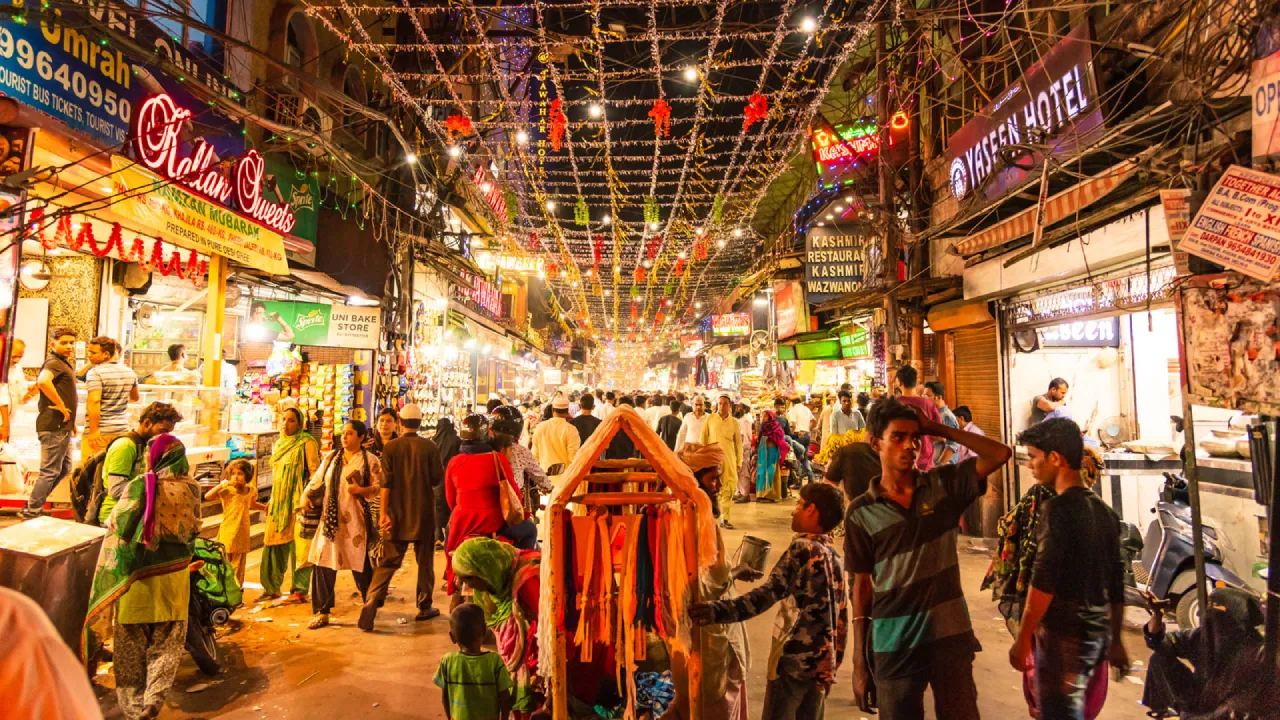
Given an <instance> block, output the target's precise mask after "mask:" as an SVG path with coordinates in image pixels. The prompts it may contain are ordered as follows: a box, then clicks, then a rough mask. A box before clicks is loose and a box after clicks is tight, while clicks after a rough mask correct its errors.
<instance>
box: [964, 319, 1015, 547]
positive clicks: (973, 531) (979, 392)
mask: <svg viewBox="0 0 1280 720" xmlns="http://www.w3.org/2000/svg"><path fill="white" fill-rule="evenodd" d="M952 341H953V343H954V347H955V385H956V390H955V393H956V394H955V397H956V406H957V407H958V406H960V405H967V406H968V407H969V411H970V412H972V413H973V421H974V422H975V423H977V424H978V427H980V428H982V431H983V432H984V433H986V435H987V437H990V438H997V439H999V440H1001V441H1003V440H1004V420H1003V419H1002V418H1003V417H1004V416H1003V414H1002V413H1001V411H1000V348H999V343H998V342H997V338H996V324H995V323H991V324H990V325H986V326H985V327H981V328H976V329H965V330H956V331H955V332H954V333H953V337H952ZM1004 473H1005V469H1003V468H1002V469H1001V470H1000V471H999V472H997V473H994V474H993V475H992V476H991V477H989V478H988V479H987V482H988V483H989V485H990V487H992V488H994V489H996V492H997V495H995V496H990V495H989V496H988V499H987V500H984V501H980V502H976V503H974V504H973V505H971V506H970V507H969V510H968V511H967V512H966V513H965V516H964V517H965V528H966V530H967V532H968V533H969V534H970V535H983V534H988V535H993V534H994V533H995V520H996V518H998V517H999V514H1000V512H1002V511H1003V507H1002V505H1003V501H1002V499H1001V496H1002V495H1003V493H1002V492H1000V489H1002V488H1003V487H1004ZM984 526H985V527H984ZM984 530H985V531H986V532H985V533H984V532H983V531H984Z"/></svg>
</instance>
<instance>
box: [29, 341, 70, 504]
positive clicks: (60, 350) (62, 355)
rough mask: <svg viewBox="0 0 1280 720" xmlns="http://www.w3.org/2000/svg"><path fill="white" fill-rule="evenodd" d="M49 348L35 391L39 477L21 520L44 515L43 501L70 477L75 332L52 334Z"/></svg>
mask: <svg viewBox="0 0 1280 720" xmlns="http://www.w3.org/2000/svg"><path fill="white" fill-rule="evenodd" d="M52 337H53V347H52V349H51V352H50V353H49V358H48V359H47V360H45V362H44V367H43V368H41V369H40V376H39V377H38V378H37V379H36V387H38V388H39V389H40V402H39V404H38V407H39V409H40V414H39V415H37V416H36V437H37V438H39V439H40V476H39V477H38V478H37V479H36V484H35V487H33V488H32V489H31V496H30V497H29V498H28V499H27V506H26V507H25V508H23V509H22V510H21V511H20V512H19V513H18V514H19V515H21V516H22V517H23V518H34V517H40V516H41V515H43V514H44V501H45V499H47V498H48V497H49V493H51V492H53V489H54V488H55V487H57V485H58V483H59V482H60V481H61V480H62V478H64V477H66V476H67V475H69V474H71V435H72V433H74V432H75V419H76V375H75V372H76V371H75V369H74V368H72V367H71V355H72V353H73V352H75V348H76V332H75V331H74V330H71V329H70V328H58V329H56V330H54V331H53V335H52Z"/></svg>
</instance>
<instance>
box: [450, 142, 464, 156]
mask: <svg viewBox="0 0 1280 720" xmlns="http://www.w3.org/2000/svg"><path fill="white" fill-rule="evenodd" d="M461 156H462V148H460V147H458V146H457V145H450V146H449V157H451V158H456V157H461Z"/></svg>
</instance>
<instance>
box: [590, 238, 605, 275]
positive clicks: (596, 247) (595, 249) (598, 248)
mask: <svg viewBox="0 0 1280 720" xmlns="http://www.w3.org/2000/svg"><path fill="white" fill-rule="evenodd" d="M591 256H592V258H594V260H595V267H596V268H597V270H598V269H599V268H600V259H601V258H603V257H604V236H603V235H596V236H595V239H594V240H593V241H592V243H591Z"/></svg>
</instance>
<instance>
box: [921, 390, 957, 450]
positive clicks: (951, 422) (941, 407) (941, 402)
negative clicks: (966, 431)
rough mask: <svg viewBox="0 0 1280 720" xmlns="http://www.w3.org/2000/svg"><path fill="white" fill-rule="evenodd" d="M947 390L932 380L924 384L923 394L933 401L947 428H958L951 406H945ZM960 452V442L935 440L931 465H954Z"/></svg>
mask: <svg viewBox="0 0 1280 720" xmlns="http://www.w3.org/2000/svg"><path fill="white" fill-rule="evenodd" d="M946 394H947V390H946V388H945V387H943V385H942V383H940V382H937V381H934V382H927V383H925V384H924V396H925V397H926V398H928V399H929V400H932V401H933V406H934V407H935V408H937V409H938V415H939V416H941V418H942V424H943V425H946V426H947V427H949V428H955V429H957V430H959V429H960V422H959V421H958V420H956V416H955V413H953V412H951V408H949V407H947V398H946ZM959 453H960V443H957V442H953V441H950V440H948V441H947V442H946V443H938V442H935V443H934V444H933V465H934V467H937V466H939V465H954V464H955V463H956V458H957V456H958V455H959Z"/></svg>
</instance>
